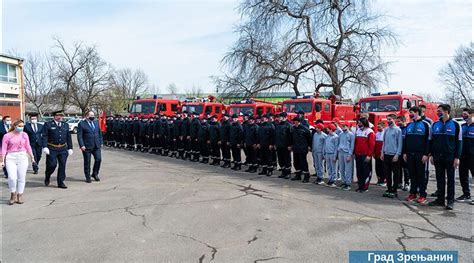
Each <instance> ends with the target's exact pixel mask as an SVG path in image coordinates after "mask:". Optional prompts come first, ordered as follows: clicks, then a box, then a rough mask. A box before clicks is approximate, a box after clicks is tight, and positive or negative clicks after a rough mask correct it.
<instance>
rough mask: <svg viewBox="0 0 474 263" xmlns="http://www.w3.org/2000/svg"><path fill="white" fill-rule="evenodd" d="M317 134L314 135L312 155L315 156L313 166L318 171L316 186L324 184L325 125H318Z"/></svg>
mask: <svg viewBox="0 0 474 263" xmlns="http://www.w3.org/2000/svg"><path fill="white" fill-rule="evenodd" d="M315 130H316V131H315V133H314V134H313V141H312V149H313V150H312V154H313V166H314V170H315V171H316V181H314V183H315V184H322V183H324V181H323V177H324V155H323V150H324V141H325V140H326V136H327V134H326V133H324V132H323V130H324V125H323V124H322V123H318V124H316V128H315Z"/></svg>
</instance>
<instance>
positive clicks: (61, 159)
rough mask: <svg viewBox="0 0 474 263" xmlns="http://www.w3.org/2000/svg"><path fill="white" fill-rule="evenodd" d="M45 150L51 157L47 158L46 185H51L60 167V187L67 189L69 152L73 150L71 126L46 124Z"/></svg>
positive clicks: (53, 122)
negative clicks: (65, 181) (54, 174)
mask: <svg viewBox="0 0 474 263" xmlns="http://www.w3.org/2000/svg"><path fill="white" fill-rule="evenodd" d="M43 148H48V149H49V155H47V156H46V171H45V185H49V180H50V178H51V174H53V172H54V170H56V167H57V166H58V163H59V167H58V177H57V181H58V187H61V188H66V186H65V185H64V180H65V179H66V162H67V157H68V155H69V154H68V150H72V140H71V133H70V132H69V125H68V124H67V123H66V122H64V121H63V122H59V123H56V121H54V120H52V121H49V122H46V123H45V124H44V127H43Z"/></svg>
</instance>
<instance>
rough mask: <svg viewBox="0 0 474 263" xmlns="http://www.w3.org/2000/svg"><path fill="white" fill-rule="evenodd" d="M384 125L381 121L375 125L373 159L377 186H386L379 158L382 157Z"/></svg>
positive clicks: (382, 164) (381, 162)
mask: <svg viewBox="0 0 474 263" xmlns="http://www.w3.org/2000/svg"><path fill="white" fill-rule="evenodd" d="M384 127H385V123H384V122H383V121H381V122H379V123H378V124H377V133H376V134H375V149H374V159H375V174H376V175H377V185H378V186H386V184H385V172H384V163H383V161H382V159H380V156H381V155H382V147H383V133H384V130H383V128H384Z"/></svg>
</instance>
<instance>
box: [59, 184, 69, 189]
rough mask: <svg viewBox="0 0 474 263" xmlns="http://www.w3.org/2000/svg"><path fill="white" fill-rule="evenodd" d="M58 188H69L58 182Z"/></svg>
mask: <svg viewBox="0 0 474 263" xmlns="http://www.w3.org/2000/svg"><path fill="white" fill-rule="evenodd" d="M58 188H61V189H67V186H66V185H65V184H64V183H60V184H58Z"/></svg>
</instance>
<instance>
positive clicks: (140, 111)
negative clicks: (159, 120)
mask: <svg viewBox="0 0 474 263" xmlns="http://www.w3.org/2000/svg"><path fill="white" fill-rule="evenodd" d="M180 106H181V102H180V101H179V100H177V99H163V98H158V97H157V96H156V95H155V96H153V98H146V99H142V98H140V97H139V96H137V99H136V100H134V101H133V102H132V105H131V107H130V117H135V116H137V117H139V118H141V117H146V118H150V117H152V116H154V115H155V114H164V115H168V116H170V115H174V114H176V112H178V111H179V108H180Z"/></svg>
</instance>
